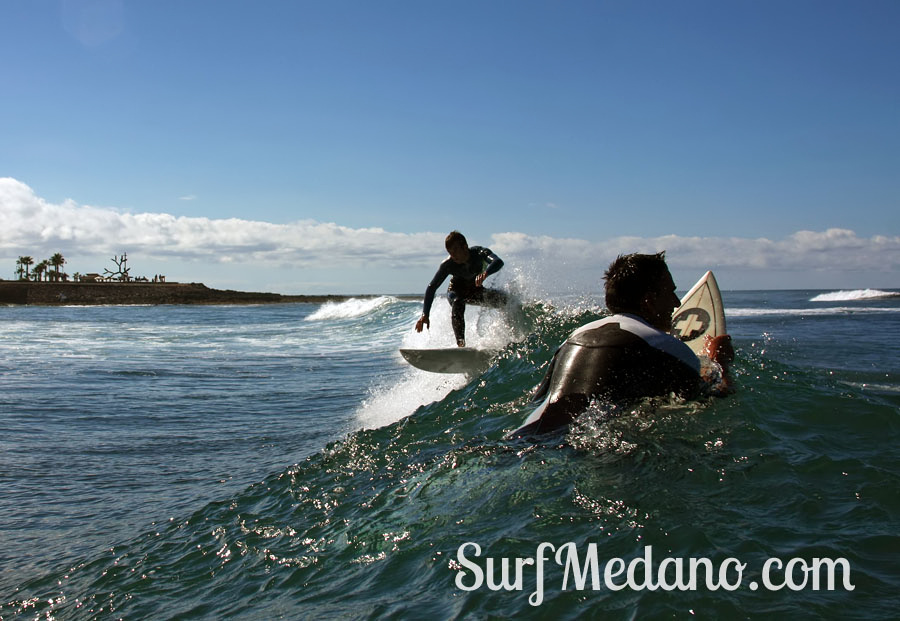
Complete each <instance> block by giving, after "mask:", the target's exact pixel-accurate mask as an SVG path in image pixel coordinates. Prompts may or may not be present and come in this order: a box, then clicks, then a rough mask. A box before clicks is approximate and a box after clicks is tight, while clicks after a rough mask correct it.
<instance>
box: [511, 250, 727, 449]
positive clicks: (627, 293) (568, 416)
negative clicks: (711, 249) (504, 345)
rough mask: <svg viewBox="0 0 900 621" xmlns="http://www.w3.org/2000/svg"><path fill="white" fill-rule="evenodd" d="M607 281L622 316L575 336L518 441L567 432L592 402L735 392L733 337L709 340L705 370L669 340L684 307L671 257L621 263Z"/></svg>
mask: <svg viewBox="0 0 900 621" xmlns="http://www.w3.org/2000/svg"><path fill="white" fill-rule="evenodd" d="M605 280H606V306H607V308H608V309H609V310H610V311H611V312H612V313H614V314H613V315H611V316H609V317H606V318H604V319H601V320H599V321H594V322H592V323H589V324H587V325H585V326H582V327H581V328H579V329H577V330H575V331H574V332H573V333H572V334H571V335H569V338H568V339H567V340H566V342H565V343H563V344H562V346H561V347H560V348H559V349H558V350H557V352H556V354H555V355H554V356H553V359H552V360H551V362H550V369H549V371H548V372H547V375H546V376H545V377H544V379H543V381H542V382H541V383H540V385H539V386H538V388H537V390H536V391H535V396H534V401H535V402H539V405H538V407H537V409H535V410H534V412H532V414H531V415H530V416H529V417H528V419H527V420H526V421H525V423H524V424H523V425H522V427H520V428H519V429H518V430H516V431H515V432H513V434H512V435H522V434H529V435H530V434H534V433H544V432H548V431H553V430H555V429H559V428H562V427H565V426H567V425H568V424H569V423H571V422H572V421H573V420H575V418H576V417H577V416H578V415H579V414H580V413H581V412H583V411H584V410H585V409H587V407H588V405H589V403H590V402H591V400H592V399H600V400H602V401H604V402H609V403H614V404H623V403H624V404H627V403H629V402H633V401H636V400H638V399H641V398H643V397H656V396H664V395H669V394H672V393H674V394H676V395H678V396H680V397H683V398H686V399H690V398H693V397H696V396H698V395H699V394H701V392H703V391H708V392H712V393H719V394H721V393H725V392H727V391H728V390H729V389H730V386H729V384H730V380H729V374H728V368H729V366H730V364H731V362H732V361H733V359H734V349H733V348H732V345H731V337H730V336H728V335H727V334H726V335H722V336H717V337H715V338H711V339H709V341H708V342H707V345H706V352H705V353H706V354H707V355H708V356H709V359H710V360H711V361H712V362H713V363H715V366H713V365H708V366H707V367H706V368H701V362H700V359H699V358H698V357H697V356H696V355H695V354H694V352H693V351H691V349H690V348H689V347H688V346H687V345H685V344H684V343H683V342H682V341H680V340H678V339H677V338H675V337H674V336H672V335H671V334H669V330H670V329H671V327H672V311H673V310H674V309H676V308H678V306H679V305H680V300H679V299H678V296H676V295H675V282H674V281H673V280H672V275H671V273H670V272H669V268H668V266H667V265H666V262H665V253H664V252H660V253H657V254H629V255H624V256H619V257H618V258H617V259H616V260H615V261H613V262H612V264H611V265H610V266H609V269H608V270H607V271H606V274H605Z"/></svg>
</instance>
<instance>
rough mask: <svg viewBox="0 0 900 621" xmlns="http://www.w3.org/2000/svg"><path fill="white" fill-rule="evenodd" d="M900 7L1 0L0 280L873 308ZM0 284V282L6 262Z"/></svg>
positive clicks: (895, 189) (891, 169) (896, 178)
mask: <svg viewBox="0 0 900 621" xmlns="http://www.w3.org/2000/svg"><path fill="white" fill-rule="evenodd" d="M898 23H900V3H897V2H894V1H892V0H891V1H877V0H866V1H865V2H843V1H842V2H829V1H805V0H792V1H791V2H782V1H777V2H776V1H771V2H770V1H765V0H762V1H752V2H751V1H746V2H744V1H734V2H729V1H724V2H723V1H718V0H717V1H712V0H710V1H699V0H686V1H675V2H673V1H643V2H642V1H634V2H624V1H618V0H617V1H593V2H575V1H573V2H551V1H543V2H533V1H516V2H511V1H506V2H500V1H491V0H482V1H478V2H475V1H467V0H453V1H428V2H423V1H414V0H402V1H401V0H393V1H380V0H365V1H363V0H321V1H290V2H289V1H277V2H276V1H268V2H250V1H242V2H236V1H221V0H194V1H191V2H182V1H177V2H176V1H167V0H161V1H154V2H141V1H137V0H134V1H132V0H64V1H59V0H52V1H51V0H5V1H4V2H3V3H2V4H0V57H2V59H3V61H2V63H0V87H2V93H3V95H2V97H0V136H2V139H0V177H3V178H4V179H3V181H2V182H0V210H2V212H0V277H5V278H11V277H12V273H13V270H14V267H15V265H14V264H15V258H16V257H18V256H19V255H22V254H30V255H34V256H36V257H41V258H42V257H43V255H44V254H46V255H47V256H49V255H50V254H52V253H53V252H56V251H61V252H63V254H64V255H65V256H66V257H67V259H68V264H67V270H68V271H69V272H75V271H81V272H89V271H102V268H103V267H112V264H111V263H110V262H109V260H108V259H109V257H111V256H112V254H113V253H115V254H118V253H121V252H123V251H127V252H128V253H129V257H130V258H131V265H132V267H133V272H134V273H144V274H147V275H153V274H155V273H166V274H168V275H169V277H170V279H181V280H202V281H203V282H206V283H207V284H209V285H210V286H219V287H228V288H239V289H250V290H274V291H280V292H284V293H322V292H330V293H374V292H392V293H402V292H419V291H421V290H423V289H424V286H425V285H426V284H427V282H428V280H429V279H430V276H431V274H432V273H433V271H434V269H435V267H436V266H437V263H438V262H439V261H440V260H442V259H443V257H444V256H445V253H444V252H443V248H442V245H443V244H442V240H443V237H444V235H445V234H446V233H447V232H448V231H449V230H451V229H460V230H462V231H463V232H464V233H466V235H467V236H468V237H469V239H470V241H471V242H472V243H479V244H483V245H490V246H491V247H492V248H493V249H494V250H495V251H497V252H498V253H500V254H501V255H502V256H504V258H505V259H506V260H507V265H508V266H510V268H515V269H510V270H509V271H507V270H504V272H507V273H506V275H505V278H506V279H507V280H510V279H517V280H529V279H531V280H539V281H541V284H540V286H541V287H543V288H553V287H557V288H562V289H564V290H567V291H578V290H581V289H585V290H592V291H596V290H597V288H598V287H599V283H600V276H601V275H602V271H603V269H604V268H605V265H606V264H607V263H608V261H609V260H610V259H611V258H612V257H613V256H615V253H617V252H628V251H631V250H638V251H650V250H655V249H667V251H668V256H669V259H670V264H671V265H672V267H673V273H674V274H675V276H676V281H678V282H679V284H680V285H684V286H685V287H687V286H689V285H690V282H687V281H691V282H692V281H693V280H694V279H696V278H697V277H698V276H699V275H700V274H702V272H703V271H705V269H707V268H711V269H713V270H715V271H716V273H717V275H718V276H719V281H720V284H721V285H722V287H723V288H726V289H729V288H730V289H743V288H781V287H792V288H865V287H878V288H891V287H900V216H898V214H900V209H898V203H900V79H898V78H900V34H898V32H897V28H896V25H897V24H898ZM7 263H8V269H6V268H3V267H2V266H3V265H6V264H7Z"/></svg>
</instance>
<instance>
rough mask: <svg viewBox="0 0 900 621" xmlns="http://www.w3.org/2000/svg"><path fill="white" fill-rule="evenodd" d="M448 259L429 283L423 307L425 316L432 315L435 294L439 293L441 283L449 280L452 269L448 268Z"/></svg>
mask: <svg viewBox="0 0 900 621" xmlns="http://www.w3.org/2000/svg"><path fill="white" fill-rule="evenodd" d="M449 260H450V259H447V261H449ZM447 261H444V262H443V263H441V266H440V267H439V268H438V271H437V272H435V274H434V278H432V279H431V282H430V283H428V287H427V288H426V289H425V305H424V307H423V309H422V314H423V315H424V316H425V317H430V316H431V305H432V303H434V295H435V293H437V290H438V287H440V286H441V283H442V282H444V281H445V280H447V276H448V275H449V274H450V271H449V270H448V269H447Z"/></svg>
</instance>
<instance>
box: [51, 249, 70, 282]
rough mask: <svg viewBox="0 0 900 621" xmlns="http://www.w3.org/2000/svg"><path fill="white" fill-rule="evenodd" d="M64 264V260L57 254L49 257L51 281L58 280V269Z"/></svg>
mask: <svg viewBox="0 0 900 621" xmlns="http://www.w3.org/2000/svg"><path fill="white" fill-rule="evenodd" d="M65 262H66V258H65V257H64V256H62V254H60V253H59V252H57V253H56V254H55V255H53V256H52V257H50V265H52V266H53V271H54V275H53V280H57V281H58V280H59V268H60V267H62V265H63V263H65Z"/></svg>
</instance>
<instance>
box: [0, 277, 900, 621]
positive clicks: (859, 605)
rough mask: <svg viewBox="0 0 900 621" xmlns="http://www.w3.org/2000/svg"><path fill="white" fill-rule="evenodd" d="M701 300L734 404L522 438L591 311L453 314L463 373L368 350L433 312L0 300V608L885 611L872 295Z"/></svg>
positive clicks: (892, 413)
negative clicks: (515, 435) (724, 339)
mask: <svg viewBox="0 0 900 621" xmlns="http://www.w3.org/2000/svg"><path fill="white" fill-rule="evenodd" d="M724 299H725V304H726V309H727V311H726V316H727V320H728V324H729V326H728V327H729V332H730V333H731V334H732V336H733V338H734V342H735V346H736V349H737V354H738V358H737V361H736V363H735V367H734V372H735V377H736V383H737V387H738V390H737V391H736V392H735V394H733V395H731V396H728V397H726V398H721V399H711V400H705V401H699V402H687V403H673V402H662V401H657V402H653V403H645V404H640V405H639V406H637V407H635V408H633V409H631V410H629V411H623V412H620V416H618V417H615V418H612V419H608V418H606V417H604V416H600V415H599V414H602V412H588V413H586V414H585V415H584V417H583V420H582V422H581V423H580V424H579V425H577V426H576V427H574V428H573V429H572V430H570V431H569V432H568V433H567V434H565V435H557V436H549V437H546V438H544V439H542V440H541V441H540V442H538V443H534V442H529V441H524V440H507V439H505V438H504V436H505V434H506V433H507V432H508V431H510V430H512V429H514V428H516V427H517V426H518V425H519V423H520V422H521V421H522V420H523V419H524V418H525V417H526V416H527V414H528V412H529V411H530V409H531V405H530V404H529V391H530V390H531V389H532V388H533V387H534V386H535V384H537V382H538V381H539V380H540V378H541V377H542V375H543V373H544V371H545V369H546V365H547V362H548V360H549V358H550V357H551V355H552V353H553V351H554V350H555V348H556V347H557V346H558V345H559V344H560V343H561V342H562V340H564V338H565V336H566V335H567V334H568V333H569V332H570V331H571V330H573V329H574V328H575V327H577V326H579V325H581V324H583V323H585V322H587V321H590V320H593V319H595V318H597V317H599V316H600V315H601V313H602V308H601V306H600V305H599V304H597V303H596V300H591V299H586V298H579V299H575V298H561V299H557V300H552V299H551V300H542V301H537V300H532V301H529V302H528V303H526V305H525V312H524V317H519V318H517V320H516V321H512V322H511V321H509V320H507V318H506V316H505V315H504V314H503V313H500V312H498V311H489V310H480V309H477V308H471V309H470V311H469V316H468V322H469V340H470V344H473V345H484V346H487V345H490V346H495V347H502V351H501V354H500V356H499V357H498V358H497V359H496V360H495V361H494V363H493V364H492V366H491V367H490V368H488V369H487V370H485V371H484V372H483V373H480V374H478V375H477V376H473V377H466V376H460V375H435V374H428V373H424V372H420V371H417V370H415V369H412V368H410V367H408V366H407V365H405V364H404V362H403V361H402V359H401V358H400V357H399V355H398V353H397V349H398V348H399V347H401V346H414V347H415V346H419V347H426V346H448V345H450V344H451V343H452V335H451V332H450V328H449V316H448V312H447V305H446V304H445V303H443V302H441V301H438V302H437V303H436V304H435V313H434V317H433V320H432V330H431V331H429V332H427V333H423V334H422V335H418V334H415V333H414V332H413V330H412V326H413V324H414V322H415V319H416V317H417V316H418V314H419V313H420V312H421V305H420V303H419V302H416V301H410V300H403V299H397V298H394V297H390V296H384V297H381V298H375V299H364V300H350V301H347V302H344V303H333V304H327V305H325V306H317V305H308V304H290V305H276V306H212V307H207V306H152V307H115V306H108V307H55V308H37V307H32V308H25V307H3V308H0V618H2V619H19V618H22V619H31V618H35V619H36V618H59V619H95V618H96V619H107V618H126V619H160V618H180V619H220V618H240V619H273V618H288V619H306V618H326V619H376V618H377V619H381V618H389V619H391V618H393V619H454V618H460V619H469V618H471V619H486V618H496V619H500V618H508V617H516V618H535V619H538V618H554V619H556V618H558V619H575V618H578V619H581V618H597V619H600V618H602V619H635V618H638V619H656V618H689V617H697V618H762V617H766V618H769V617H773V616H774V617H776V618H833V619H848V618H849V619H884V618H896V617H897V611H898V610H900V595H898V593H900V560H898V559H900V450H898V437H900V381H898V378H900V363H898V352H900V296H898V294H897V292H896V291H888V292H885V291H871V290H859V291H739V292H731V291H728V292H725V294H724ZM569 542H571V543H572V545H571V546H566V544H568V543H569ZM476 545H477V548H476ZM541 546H543V547H541ZM560 549H561V550H562V552H560V554H559V555H558V556H557V555H556V551H557V550H560ZM476 550H478V551H479V552H480V553H479V554H476ZM591 554H594V557H593V558H594V559H595V560H596V565H595V566H593V567H592V566H591V564H590V562H591ZM489 559H490V560H489ZM516 559H522V560H521V561H519V563H518V565H517V562H516ZM573 559H574V560H575V561H578V562H579V563H580V565H579V567H578V570H579V571H581V570H584V571H585V573H584V574H583V576H582V580H581V582H580V584H579V581H578V572H577V571H575V569H576V568H575V567H574V566H572V565H569V566H568V567H567V566H566V565H565V562H566V560H569V561H570V562H571V561H572V560H573ZM691 559H694V560H695V564H694V569H695V570H696V571H694V572H691V571H690V568H691V565H690V563H691ZM698 559H706V562H707V563H708V564H707V565H704V564H703V561H701V560H698ZM772 559H777V561H776V560H772ZM817 559H818V560H817ZM529 561H530V562H529ZM557 561H558V562H557ZM826 561H828V562H831V563H832V564H831V565H828V564H827V562H826ZM778 563H780V564H778ZM538 565H540V566H541V568H542V573H541V574H540V575H538V573H537V567H538ZM504 567H505V568H506V569H507V573H506V574H504V573H503V572H502V569H503V568H504ZM517 567H518V568H519V570H520V571H518V572H517V571H516V568H517ZM626 567H630V568H631V569H630V570H629V569H626ZM678 567H680V568H681V569H682V571H683V574H682V575H679V574H678V573H677V571H676V570H677V568H678ZM585 568H587V569H585ZM706 568H711V571H706ZM723 568H724V569H723ZM766 568H768V569H766ZM829 568H830V569H831V570H832V571H830V572H829ZM588 570H590V571H588ZM604 572H609V574H610V577H609V579H608V580H607V577H606V575H605V574H604ZM829 573H830V574H831V577H832V578H833V584H831V585H829V584H828V577H829ZM693 574H696V578H695V580H694V581H693V582H691V578H690V577H691V575H693ZM629 576H630V578H629ZM479 578H480V580H479ZM660 578H661V579H662V581H663V583H664V584H663V586H668V587H672V586H675V587H676V588H662V587H660V586H659V584H657V582H659V580H660ZM564 579H565V580H566V581H567V582H566V588H563V580H564ZM764 579H767V580H768V581H767V582H764ZM479 582H480V585H479V584H478V583H479ZM754 586H755V587H756V588H754ZM829 586H831V588H828V587H829ZM475 587H477V588H475Z"/></svg>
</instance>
